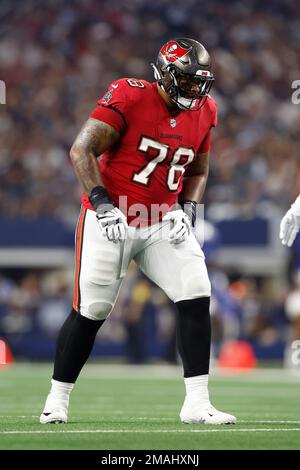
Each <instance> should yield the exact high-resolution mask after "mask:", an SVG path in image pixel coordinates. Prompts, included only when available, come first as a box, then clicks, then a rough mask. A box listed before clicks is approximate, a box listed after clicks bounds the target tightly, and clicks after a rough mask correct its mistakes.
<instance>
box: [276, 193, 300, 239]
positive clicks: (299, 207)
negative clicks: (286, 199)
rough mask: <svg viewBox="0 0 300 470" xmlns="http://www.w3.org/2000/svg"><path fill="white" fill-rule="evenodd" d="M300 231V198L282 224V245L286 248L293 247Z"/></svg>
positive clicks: (280, 235) (299, 197) (280, 234)
mask: <svg viewBox="0 0 300 470" xmlns="http://www.w3.org/2000/svg"><path fill="white" fill-rule="evenodd" d="M299 229H300V196H298V197H297V199H296V201H295V202H294V203H293V204H292V205H291V207H290V209H289V210H288V211H287V213H286V214H285V215H284V217H283V218H282V220H281V223H280V233H279V237H280V240H281V243H282V244H283V245H286V246H289V247H290V246H292V244H293V243H294V240H295V238H296V235H297V233H298V232H299Z"/></svg>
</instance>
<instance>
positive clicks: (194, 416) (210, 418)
mask: <svg viewBox="0 0 300 470" xmlns="http://www.w3.org/2000/svg"><path fill="white" fill-rule="evenodd" d="M179 416H180V419H181V422H182V423H184V424H235V423H236V417H235V416H233V415H230V414H228V413H223V412H222V411H219V410H217V409H216V408H215V407H214V406H212V405H211V404H210V403H208V404H207V405H203V404H201V403H199V402H197V401H191V400H187V399H185V401H184V404H183V407H182V409H181V411H180V415H179Z"/></svg>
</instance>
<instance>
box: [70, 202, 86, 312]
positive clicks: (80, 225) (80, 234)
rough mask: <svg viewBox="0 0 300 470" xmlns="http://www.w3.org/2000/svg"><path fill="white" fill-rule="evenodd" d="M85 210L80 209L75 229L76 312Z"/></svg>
mask: <svg viewBox="0 0 300 470" xmlns="http://www.w3.org/2000/svg"><path fill="white" fill-rule="evenodd" d="M86 212H87V209H86V207H82V209H81V212H80V216H79V220H78V224H77V228H76V237H75V240H76V242H75V243H76V245H75V252H76V258H75V259H76V269H75V286H74V297H73V308H74V310H75V311H76V312H78V311H79V308H80V271H81V256H82V245H83V232H84V222H85V217H86Z"/></svg>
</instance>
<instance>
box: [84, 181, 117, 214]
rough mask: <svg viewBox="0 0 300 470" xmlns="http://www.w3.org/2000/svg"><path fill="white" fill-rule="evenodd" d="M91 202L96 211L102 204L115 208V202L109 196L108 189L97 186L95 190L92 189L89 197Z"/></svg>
mask: <svg viewBox="0 0 300 470" xmlns="http://www.w3.org/2000/svg"><path fill="white" fill-rule="evenodd" d="M89 201H90V203H91V204H92V206H93V208H94V209H95V211H96V210H97V209H98V207H99V206H100V205H102V204H105V205H113V206H114V202H113V200H112V199H111V197H110V195H109V194H108V192H107V190H106V188H104V187H103V186H96V187H95V188H93V189H92V191H91V194H90V196H89Z"/></svg>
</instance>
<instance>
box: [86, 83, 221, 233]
mask: <svg viewBox="0 0 300 470" xmlns="http://www.w3.org/2000/svg"><path fill="white" fill-rule="evenodd" d="M90 117H92V118H95V119H99V120H100V121H104V122H106V123H107V124H110V125H111V126H112V127H114V128H115V129H116V130H117V131H118V132H119V133H120V134H121V138H120V141H119V143H118V145H117V146H115V147H114V148H112V149H110V150H108V151H106V152H105V153H104V154H103V155H102V156H101V158H100V159H99V166H100V171H101V175H102V180H103V183H104V185H105V187H106V189H107V191H108V193H109V195H110V196H111V198H112V199H113V201H114V202H115V204H116V205H117V206H118V207H120V209H121V210H122V211H123V212H124V211H125V212H126V213H127V219H128V222H132V220H133V219H135V218H136V217H137V216H140V219H139V222H141V219H145V220H143V222H144V223H149V224H151V223H154V222H157V218H156V216H155V215H153V209H152V208H153V207H155V206H153V205H157V206H158V205H161V204H165V205H166V206H164V208H162V210H161V213H160V215H159V220H160V219H161V218H162V216H163V215H164V214H165V213H166V212H167V211H168V210H169V209H168V208H169V207H171V206H172V205H173V204H174V203H175V202H176V199H177V195H178V194H179V193H180V191H181V188H182V181H183V174H184V172H185V170H186V168H187V166H188V165H189V164H190V163H191V162H192V161H193V160H194V158H199V157H198V154H199V153H204V152H207V151H208V150H209V148H210V129H211V127H213V126H216V124H217V108H216V103H215V101H214V100H213V99H212V98H211V97H208V99H207V100H206V102H205V104H204V105H203V106H202V107H201V108H200V110H199V111H181V112H180V113H179V114H177V115H176V117H172V115H171V114H170V111H169V110H168V108H167V106H166V103H165V101H164V100H163V98H162V97H161V96H160V95H159V93H158V90H157V84H156V83H149V82H147V81H145V80H137V79H134V78H123V79H121V80H117V81H116V82H113V83H112V84H111V85H110V87H109V89H108V91H107V92H106V93H105V95H104V96H103V98H102V99H100V100H99V102H98V106H97V107H96V108H95V109H94V110H93V111H92V113H91V115H90ZM120 196H123V198H122V202H121V204H120V199H119V198H120ZM125 196H126V198H127V199H126V198H124V197H125ZM82 202H83V205H84V206H85V207H88V208H89V209H92V206H91V204H90V202H89V200H88V197H87V195H86V194H83V198H82ZM141 204H142V205H143V207H146V209H147V211H148V215H147V216H146V217H144V216H143V215H142V214H140V209H139V208H140V205H141ZM151 209H152V217H151ZM154 213H155V210H154Z"/></svg>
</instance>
